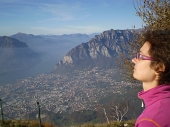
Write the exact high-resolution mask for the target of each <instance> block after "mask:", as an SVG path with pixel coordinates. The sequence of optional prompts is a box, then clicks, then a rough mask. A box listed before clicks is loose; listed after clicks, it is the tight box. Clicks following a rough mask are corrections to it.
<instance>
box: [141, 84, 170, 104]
mask: <svg viewBox="0 0 170 127" xmlns="http://www.w3.org/2000/svg"><path fill="white" fill-rule="evenodd" d="M138 97H139V98H140V99H142V100H143V101H144V103H145V106H146V107H147V106H149V105H151V104H153V103H154V102H156V101H158V100H160V99H163V98H170V84H163V85H159V86H156V87H154V88H152V89H150V90H147V91H141V92H139V93H138Z"/></svg>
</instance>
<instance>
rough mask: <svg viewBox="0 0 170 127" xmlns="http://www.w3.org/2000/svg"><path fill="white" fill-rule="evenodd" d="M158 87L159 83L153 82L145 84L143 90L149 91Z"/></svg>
mask: <svg viewBox="0 0 170 127" xmlns="http://www.w3.org/2000/svg"><path fill="white" fill-rule="evenodd" d="M156 86H158V82H157V81H152V82H143V90H144V91H147V90H150V89H152V88H154V87H156Z"/></svg>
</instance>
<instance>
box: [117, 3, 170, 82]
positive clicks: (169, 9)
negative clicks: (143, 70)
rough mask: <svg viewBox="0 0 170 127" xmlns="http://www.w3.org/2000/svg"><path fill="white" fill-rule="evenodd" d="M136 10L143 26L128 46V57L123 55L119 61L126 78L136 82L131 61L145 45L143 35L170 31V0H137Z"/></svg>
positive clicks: (135, 32) (136, 31)
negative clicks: (148, 32) (150, 31)
mask: <svg viewBox="0 0 170 127" xmlns="http://www.w3.org/2000/svg"><path fill="white" fill-rule="evenodd" d="M133 2H134V8H135V9H136V14H137V16H139V17H140V18H141V19H142V21H143V25H142V26H141V29H140V30H134V31H133V32H134V36H133V38H132V40H130V41H129V42H128V43H127V44H126V45H125V49H128V51H127V52H128V54H129V55H128V56H126V55H124V54H123V53H122V54H121V56H120V57H119V59H118V63H119V65H120V67H121V68H122V72H123V73H124V77H125V79H127V80H130V81H135V80H134V78H133V77H132V73H133V64H132V62H131V59H132V58H134V57H135V53H136V52H137V51H138V50H139V48H140V47H141V46H142V45H143V43H144V41H143V33H144V32H146V31H147V30H168V29H170V0H135V1H133Z"/></svg>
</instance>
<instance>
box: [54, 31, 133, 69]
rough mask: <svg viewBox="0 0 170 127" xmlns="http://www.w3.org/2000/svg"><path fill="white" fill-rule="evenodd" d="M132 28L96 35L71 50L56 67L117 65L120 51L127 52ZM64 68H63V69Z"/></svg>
mask: <svg viewBox="0 0 170 127" xmlns="http://www.w3.org/2000/svg"><path fill="white" fill-rule="evenodd" d="M132 38H133V31H132V30H113V29H111V30H108V31H104V32H103V33H101V34H100V35H96V36H95V37H94V38H93V39H91V40H90V41H89V42H87V43H82V44H80V45H78V46H76V47H75V48H73V49H72V50H70V51H69V52H68V53H67V54H66V55H65V56H64V58H63V59H62V60H60V61H59V63H58V64H57V65H56V67H55V69H57V70H58V69H61V68H63V69H64V68H67V69H68V68H74V69H75V68H87V67H95V66H96V67H101V68H103V67H104V68H105V67H106V68H113V67H116V62H115V61H116V58H117V57H118V56H119V53H120V51H121V52H124V53H125V54H126V53H127V52H126V49H124V45H125V43H127V42H128V41H130V40H132ZM61 70H62V69H61Z"/></svg>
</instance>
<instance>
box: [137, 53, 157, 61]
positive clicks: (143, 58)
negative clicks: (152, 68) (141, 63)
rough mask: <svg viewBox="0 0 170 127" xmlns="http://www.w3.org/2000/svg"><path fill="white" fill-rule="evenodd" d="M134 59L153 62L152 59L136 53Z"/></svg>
mask: <svg viewBox="0 0 170 127" xmlns="http://www.w3.org/2000/svg"><path fill="white" fill-rule="evenodd" d="M136 59H138V60H151V61H153V60H154V59H153V58H152V57H149V56H145V55H142V54H140V53H136Z"/></svg>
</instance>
